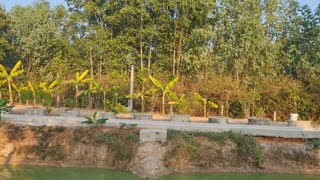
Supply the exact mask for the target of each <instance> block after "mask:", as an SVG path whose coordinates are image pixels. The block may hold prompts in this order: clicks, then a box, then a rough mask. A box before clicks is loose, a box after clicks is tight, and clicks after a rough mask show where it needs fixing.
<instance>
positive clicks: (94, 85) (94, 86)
mask: <svg viewBox="0 0 320 180" xmlns="http://www.w3.org/2000/svg"><path fill="white" fill-rule="evenodd" d="M101 91H103V88H102V85H101V84H100V83H99V82H97V81H94V80H92V81H90V83H89V88H88V89H87V90H86V91H85V93H86V94H87V95H88V101H89V107H90V108H91V109H92V107H93V99H94V96H93V94H97V93H99V92H101Z"/></svg>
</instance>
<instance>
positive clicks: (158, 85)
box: [149, 75, 163, 89]
mask: <svg viewBox="0 0 320 180" xmlns="http://www.w3.org/2000/svg"><path fill="white" fill-rule="evenodd" d="M149 79H150V80H151V82H152V83H153V84H154V85H155V86H156V87H158V88H160V89H163V86H162V84H161V83H160V82H159V81H158V80H156V79H155V78H154V77H152V76H151V75H149Z"/></svg>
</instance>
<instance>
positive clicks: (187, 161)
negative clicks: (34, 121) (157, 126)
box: [0, 123, 320, 178]
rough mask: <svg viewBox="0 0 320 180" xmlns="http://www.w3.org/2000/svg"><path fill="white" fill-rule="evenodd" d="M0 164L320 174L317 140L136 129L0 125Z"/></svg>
mask: <svg viewBox="0 0 320 180" xmlns="http://www.w3.org/2000/svg"><path fill="white" fill-rule="evenodd" d="M0 136H1V138H0V163H1V164H11V165H17V164H29V165H45V166H60V167H70V166H72V167H99V168H110V169H119V170H125V171H131V172H132V173H134V174H137V175H139V176H141V177H149V178H157V177H159V176H161V175H165V174H170V173H190V172H265V173H267V172H279V173H280V172H281V173H305V174H320V171H319V167H320V166H319V160H320V156H319V150H318V147H320V141H319V140H318V139H310V140H304V139H284V138H270V137H253V136H246V135H242V134H236V133H232V132H223V133H212V132H210V133H209V132H181V131H174V130H168V141H167V142H166V143H143V144H140V142H139V129H138V128H128V127H124V128H120V129H119V128H114V127H79V128H66V127H45V126H43V127H32V126H18V125H14V124H10V123H1V124H0Z"/></svg>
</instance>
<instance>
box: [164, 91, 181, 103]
mask: <svg viewBox="0 0 320 180" xmlns="http://www.w3.org/2000/svg"><path fill="white" fill-rule="evenodd" d="M167 93H168V96H169V97H170V98H172V99H173V100H175V101H178V100H179V97H178V96H177V95H176V94H175V93H174V92H172V91H168V92H167Z"/></svg>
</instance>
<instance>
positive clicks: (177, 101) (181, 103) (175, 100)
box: [168, 91, 187, 114]
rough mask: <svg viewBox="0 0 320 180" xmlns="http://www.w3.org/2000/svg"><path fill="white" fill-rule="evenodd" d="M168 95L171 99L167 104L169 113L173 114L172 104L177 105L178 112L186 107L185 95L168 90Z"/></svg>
mask: <svg viewBox="0 0 320 180" xmlns="http://www.w3.org/2000/svg"><path fill="white" fill-rule="evenodd" d="M168 96H169V97H170V98H171V101H169V102H168V104H169V105H170V106H171V107H170V109H171V114H173V106H178V113H181V111H183V110H185V109H186V107H187V101H186V100H185V97H186V95H185V94H182V95H181V96H180V97H179V96H178V95H177V94H175V93H174V92H172V91H169V92H168Z"/></svg>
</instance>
